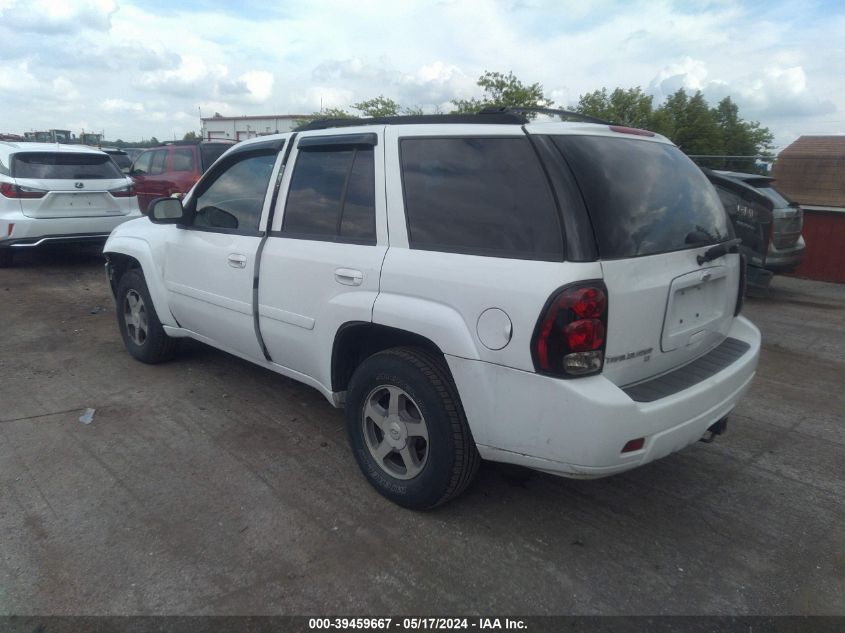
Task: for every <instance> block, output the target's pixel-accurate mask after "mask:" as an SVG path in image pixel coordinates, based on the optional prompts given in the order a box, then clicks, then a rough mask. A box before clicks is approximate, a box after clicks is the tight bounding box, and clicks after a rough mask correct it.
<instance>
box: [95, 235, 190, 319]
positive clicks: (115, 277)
mask: <svg viewBox="0 0 845 633" xmlns="http://www.w3.org/2000/svg"><path fill="white" fill-rule="evenodd" d="M103 255H105V257H106V270H107V273H108V279H109V284H110V286H111V291H112V296H113V297H115V300H116V299H117V297H116V293H117V285H118V284H119V283H120V278H121V277H122V276H123V275H125V274H126V273H127V272H128V271H130V270H140V271H141V273H142V274H143V275H144V281H145V282H146V284H147V289H148V290H149V292H150V297H151V298H152V300H153V309H154V310H155V312H156V316H157V317H158V320H159V321H160V322H161V324H162V325H168V326H172V327H179V324H178V323H177V322H176V319H174V318H173V315H172V314H170V310H168V309H167V305H168V303H167V292H166V289H165V287H164V280H163V277H162V274H161V270H160V268H159V266H158V265H157V264H156V259H155V258H154V257H153V253H152V252H151V250H150V246H149V244H148V243H147V242H146V241H145V240H141V239H137V238H132V237H125V236H122V237H117V238H115V237H112V238H110V239H109V241H108V242H107V243H106V246H105V248H104V249H103Z"/></svg>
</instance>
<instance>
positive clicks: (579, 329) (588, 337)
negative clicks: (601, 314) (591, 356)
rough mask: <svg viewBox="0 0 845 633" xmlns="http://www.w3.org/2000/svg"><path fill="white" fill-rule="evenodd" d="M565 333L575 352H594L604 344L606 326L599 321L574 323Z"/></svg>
mask: <svg viewBox="0 0 845 633" xmlns="http://www.w3.org/2000/svg"><path fill="white" fill-rule="evenodd" d="M563 331H564V333H565V334H566V342H567V344H568V345H569V349H570V350H572V351H573V352H592V351H593V350H595V349H598V348H600V347H601V346H602V344H603V343H604V324H603V323H602V322H601V321H599V320H598V319H579V320H578V321H573V322H572V323H570V324H569V325H567V326H566V327H565V328H564V330H563Z"/></svg>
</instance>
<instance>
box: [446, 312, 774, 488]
mask: <svg viewBox="0 0 845 633" xmlns="http://www.w3.org/2000/svg"><path fill="white" fill-rule="evenodd" d="M729 336H730V337H732V338H735V339H738V340H740V341H743V342H744V343H746V344H747V345H748V349H747V350H746V351H745V353H743V354H742V355H741V356H740V357H739V358H737V359H736V360H735V361H734V362H733V363H731V364H730V365H729V366H727V367H725V368H724V369H722V370H721V371H719V372H717V373H716V374H714V375H712V376H709V377H708V378H705V379H704V380H702V381H701V382H698V383H697V384H694V385H692V386H691V387H689V388H686V389H683V390H682V391H679V392H677V393H674V394H672V395H669V396H667V397H665V398H661V399H659V400H655V401H653V402H635V401H634V400H633V399H632V398H631V397H629V395H628V394H626V393H625V391H623V390H622V389H620V388H619V387H617V386H616V385H614V384H613V383H611V382H610V381H609V380H607V379H606V378H604V377H603V376H594V377H590V378H583V379H573V380H561V379H555V378H549V377H546V376H540V375H538V374H534V373H530V372H525V371H519V370H514V369H510V368H507V367H502V366H500V365H492V364H490V363H483V362H479V361H470V360H466V359H461V358H456V357H447V359H448V362H449V366H450V368H451V370H452V374H453V376H454V377H455V381H456V383H457V386H458V391H459V393H460V394H461V399H462V401H463V404H464V408H465V410H466V412H467V418H468V420H469V423H470V428H471V430H472V432H473V436H474V438H475V441H476V443H477V446H478V449H479V452H480V453H481V456H482V457H484V458H485V459H491V460H495V461H503V462H510V463H514V464H520V465H523V466H528V467H531V468H535V469H537V470H542V471H546V472H550V473H554V474H557V475H564V476H568V477H577V478H593V477H603V476H606V475H612V474H615V473H619V472H623V471H625V470H629V469H631V468H635V467H637V466H641V465H643V464H646V463H648V462H650V461H653V460H655V459H659V458H661V457H665V456H666V455H669V454H670V453H672V452H675V451H677V450H680V449H682V448H684V447H685V446H687V445H689V444H691V443H693V442H695V441H697V440H698V439H700V438H701V437H702V436H703V435H704V433H705V431H706V430H707V429H708V427H710V426H711V425H712V424H714V423H715V422H717V421H719V420H720V419H722V418H724V417H726V416H727V415H728V413H729V412H730V411H731V410H732V409H733V408H734V406H735V405H736V403H737V402H738V401H739V399H740V398H741V397H742V395H743V394H744V393H745V391H746V390H747V389H748V387H749V386H750V384H751V381H752V379H753V377H754V374H755V371H756V368H757V361H758V358H759V353H760V333H759V331H758V330H757V328H756V327H754V325H752V324H751V323H750V322H749V321H748V320H746V319H744V318H742V317H739V318H737V319H735V320H734V323H733V325H732V327H731V331H730V332H729ZM640 437H642V438H645V444H644V446H643V448H642V449H640V450H638V451H633V452H628V453H622V452H621V451H622V448H623V447H624V446H625V444H626V443H627V442H628V441H630V440H633V439H637V438H640Z"/></svg>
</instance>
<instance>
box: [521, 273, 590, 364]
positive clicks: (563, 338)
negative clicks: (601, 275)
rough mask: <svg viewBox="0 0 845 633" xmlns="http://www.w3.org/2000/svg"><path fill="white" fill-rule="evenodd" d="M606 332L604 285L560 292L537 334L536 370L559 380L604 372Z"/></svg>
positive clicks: (541, 320) (535, 334) (547, 307)
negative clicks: (557, 377) (554, 376)
mask: <svg viewBox="0 0 845 633" xmlns="http://www.w3.org/2000/svg"><path fill="white" fill-rule="evenodd" d="M606 331H607V291H606V290H605V288H604V284H603V283H601V282H589V283H586V284H579V285H577V286H570V287H568V288H564V289H562V290H560V291H559V292H558V293H557V294H555V295H554V297H553V298H552V299H551V300H550V301H549V302H548V303H547V305H546V308H545V310H544V311H543V314H542V316H541V317H540V320H539V321H538V323H537V327H536V329H535V330H534V337H533V343H532V355H533V357H534V366H535V368H536V369H537V370H538V371H540V372H543V373H546V374H552V375H556V376H585V375H588V374H595V373H598V372H600V371H601V369H602V365H603V364H604V346H605V338H606V336H605V335H606Z"/></svg>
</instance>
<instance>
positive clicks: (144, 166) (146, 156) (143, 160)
mask: <svg viewBox="0 0 845 633" xmlns="http://www.w3.org/2000/svg"><path fill="white" fill-rule="evenodd" d="M152 160H153V152H143V153H142V154H141V155H140V156H138V158H136V159H135V162H134V163H133V164H132V172H133V173H134V174H135V175H138V176H145V175H147V174H149V173H150V163H151V162H152Z"/></svg>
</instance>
